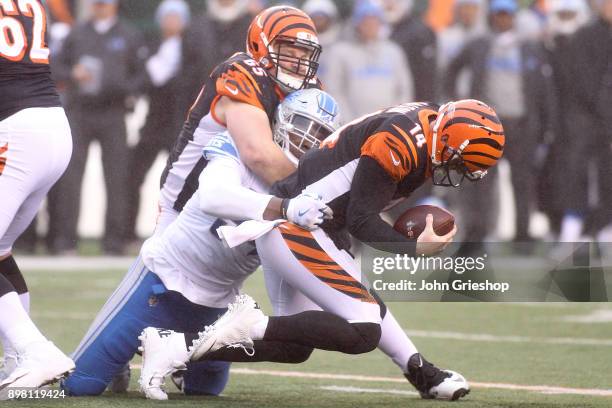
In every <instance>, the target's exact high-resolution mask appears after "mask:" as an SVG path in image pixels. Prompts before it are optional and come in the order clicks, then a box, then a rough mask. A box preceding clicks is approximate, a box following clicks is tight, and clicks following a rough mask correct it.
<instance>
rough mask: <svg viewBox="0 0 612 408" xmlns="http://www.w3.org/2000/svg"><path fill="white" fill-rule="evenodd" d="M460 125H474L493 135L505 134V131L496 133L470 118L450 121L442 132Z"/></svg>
mask: <svg viewBox="0 0 612 408" xmlns="http://www.w3.org/2000/svg"><path fill="white" fill-rule="evenodd" d="M460 123H465V124H467V125H473V126H477V127H482V128H483V129H484V130H486V131H487V132H490V133H491V134H493V135H503V134H504V132H503V131H495V130H493V129H491V128H490V127H488V126H485V125H484V124H482V123H480V122H477V121H475V120H473V119H469V118H461V117H459V118H452V119H451V120H449V121H448V122H446V124H445V125H444V128H442V131H445V130H447V129H448V128H449V127H451V126H453V125H456V124H460Z"/></svg>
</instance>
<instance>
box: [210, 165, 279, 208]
mask: <svg viewBox="0 0 612 408" xmlns="http://www.w3.org/2000/svg"><path fill="white" fill-rule="evenodd" d="M242 181H243V180H242V174H241V168H240V164H239V163H238V162H237V161H236V160H234V159H232V158H229V157H227V158H226V157H219V158H215V159H214V160H211V161H210V162H209V163H208V165H207V166H206V167H205V168H204V170H203V171H202V173H201V174H200V178H199V182H200V188H199V192H198V194H199V199H200V209H201V210H202V211H204V212H206V213H208V214H210V215H212V216H215V217H219V218H225V219H231V220H263V213H264V211H265V209H266V207H267V206H268V203H269V202H270V200H271V199H272V196H271V195H268V194H261V193H257V192H255V191H253V190H250V189H248V188H246V187H244V186H243V183H242Z"/></svg>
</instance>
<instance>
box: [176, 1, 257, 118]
mask: <svg viewBox="0 0 612 408" xmlns="http://www.w3.org/2000/svg"><path fill="white" fill-rule="evenodd" d="M249 5H250V1H249V0H207V1H206V8H207V12H206V13H205V14H202V15H200V16H199V17H197V18H195V19H194V21H193V23H192V24H191V25H190V27H189V29H188V30H187V31H186V32H185V35H184V37H183V67H182V69H181V73H180V77H181V101H180V103H179V108H180V109H182V110H184V111H186V110H187V109H188V108H189V106H191V104H192V103H193V101H194V100H195V98H196V96H197V95H198V93H199V92H200V88H201V87H202V85H203V84H204V81H205V80H206V78H207V77H208V75H209V74H210V73H211V72H212V70H213V68H214V67H216V66H217V64H219V63H221V62H222V61H224V60H225V59H226V58H229V57H230V56H231V55H232V54H233V53H235V52H237V51H239V50H242V49H244V33H246V32H247V30H248V28H249V25H250V24H251V20H252V18H253V16H252V15H251V14H250V13H249Z"/></svg>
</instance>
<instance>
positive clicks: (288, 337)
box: [143, 100, 505, 400]
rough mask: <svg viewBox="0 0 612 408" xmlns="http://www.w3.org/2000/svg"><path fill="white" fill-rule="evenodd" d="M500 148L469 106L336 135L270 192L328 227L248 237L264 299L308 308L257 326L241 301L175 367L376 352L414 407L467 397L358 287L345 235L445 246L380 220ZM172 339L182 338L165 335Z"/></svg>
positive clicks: (353, 127) (454, 180)
mask: <svg viewBox="0 0 612 408" xmlns="http://www.w3.org/2000/svg"><path fill="white" fill-rule="evenodd" d="M504 143H505V137H504V132H503V127H502V125H501V123H500V121H499V119H498V117H497V115H496V113H495V111H493V109H491V108H490V107H488V106H487V105H485V104H484V103H482V102H479V101H476V100H462V101H457V102H449V103H447V104H445V105H443V106H442V107H440V106H438V105H435V104H431V103H408V104H403V105H399V106H396V107H393V108H389V109H386V110H383V111H379V112H375V113H373V114H371V115H366V116H364V117H361V118H359V119H357V120H355V121H353V122H351V123H349V124H347V125H345V126H344V127H342V128H340V129H339V130H337V131H336V132H334V133H333V134H332V135H331V136H329V137H328V138H327V139H326V140H325V141H324V142H323V143H322V145H321V148H320V149H316V150H310V151H308V152H307V153H305V154H304V155H303V156H302V157H301V159H300V162H299V166H298V170H297V172H295V173H293V174H292V175H291V176H289V177H288V178H286V179H284V180H282V181H281V182H279V183H277V184H276V185H275V186H273V188H272V193H273V194H275V195H276V196H278V197H285V198H291V197H295V196H296V195H297V194H301V193H306V194H310V195H319V196H321V197H322V200H323V201H324V202H325V203H326V204H327V205H328V206H329V207H330V208H331V209H332V210H333V213H334V218H333V219H332V220H329V221H327V222H325V223H323V224H322V228H320V229H317V230H314V231H308V230H305V229H303V228H299V227H297V226H296V225H294V224H292V223H289V222H286V223H283V224H280V225H279V226H278V227H276V228H274V229H272V230H271V231H270V232H268V233H267V234H265V235H263V236H261V237H259V238H257V251H258V253H259V256H260V259H261V263H262V266H263V269H264V272H265V274H266V281H267V282H268V280H269V276H270V275H276V276H277V278H276V282H277V284H272V285H268V288H270V287H272V288H273V290H282V289H276V288H279V287H280V288H283V287H284V288H286V289H285V290H286V294H285V295H283V296H281V297H282V299H284V300H285V302H286V303H290V302H292V298H293V297H295V296H296V292H299V293H298V294H297V296H298V297H302V298H307V299H308V300H310V303H311V304H312V307H309V308H306V309H301V310H303V311H301V312H299V310H300V309H299V308H293V309H291V307H289V306H287V308H288V309H290V310H297V312H295V313H296V314H291V315H286V316H264V315H263V314H262V312H261V311H260V310H259V309H258V308H257V307H256V304H255V302H254V301H253V300H252V299H250V298H249V297H248V296H245V295H243V296H241V297H239V298H238V299H237V301H236V303H234V304H233V305H231V306H230V312H228V313H227V314H226V315H224V316H222V317H221V318H220V319H219V320H218V321H217V322H216V323H215V325H213V326H211V327H207V328H206V329H205V330H204V331H203V332H201V333H198V334H195V333H186V334H184V340H183V344H181V347H180V350H181V351H182V353H183V356H185V347H187V349H188V350H189V353H188V355H187V358H189V359H191V360H197V359H202V358H204V359H208V358H211V359H217V360H227V361H242V362H245V361H251V362H252V361H277V362H279V361H283V362H296V361H295V358H296V357H295V356H297V355H299V356H302V357H301V358H303V356H305V358H307V357H308V355H309V352H308V351H307V350H306V351H305V350H304V348H307V349H308V348H310V350H311V349H312V348H320V349H324V350H331V351H340V352H344V353H350V354H357V353H364V352H368V351H370V350H372V349H374V348H375V347H377V346H378V347H379V348H381V349H383V350H384V351H385V353H386V354H387V355H389V356H390V357H391V358H392V359H393V361H394V362H395V363H396V364H397V365H398V366H399V367H400V368H401V369H402V371H403V373H404V375H405V376H406V378H407V379H408V380H409V381H410V383H411V384H412V385H413V386H414V387H415V388H416V389H417V390H418V391H419V393H420V394H421V396H422V397H423V398H438V399H451V400H454V399H458V398H460V397H462V396H464V395H466V394H467V393H468V392H469V385H468V383H467V381H465V379H464V378H463V377H462V376H461V375H460V374H458V373H455V372H452V371H449V370H440V369H439V368H437V367H435V366H434V365H433V364H431V363H429V362H428V361H427V360H425V359H424V358H423V357H422V356H421V354H420V353H419V352H418V351H417V349H416V347H414V345H413V344H412V342H411V341H410V339H408V338H407V336H406V334H405V332H404V331H403V330H402V329H401V327H400V326H399V324H397V322H396V321H395V319H394V318H393V317H392V315H391V313H390V312H389V311H388V310H387V309H386V307H385V305H384V303H382V302H381V301H380V299H379V298H378V297H377V296H376V294H375V293H373V292H372V291H370V290H369V289H368V288H367V286H366V285H364V282H363V281H364V279H365V277H364V276H363V275H362V273H361V270H360V269H359V267H358V266H357V264H356V262H355V260H354V259H353V258H352V257H351V255H350V254H349V253H348V252H347V251H346V247H345V246H344V243H345V242H346V239H343V235H344V234H346V233H347V232H349V233H351V234H352V235H353V236H354V237H355V238H357V239H359V240H361V241H363V242H366V243H368V244H370V245H373V246H375V247H381V248H382V249H385V246H384V244H385V243H400V244H403V245H404V247H405V251H406V252H407V253H409V254H412V255H416V254H419V255H421V254H424V255H431V254H435V253H437V252H439V251H440V250H442V249H443V248H444V247H445V246H446V245H447V244H448V243H449V242H450V241H451V240H452V238H453V236H454V235H455V232H456V227H455V228H454V229H453V231H451V232H449V233H448V234H447V235H444V236H438V235H436V233H435V232H434V230H433V225H432V224H433V218H432V217H431V215H429V216H428V217H427V227H426V229H425V231H424V232H423V233H422V234H421V235H420V236H419V237H418V239H417V240H416V241H415V240H414V239H410V238H408V237H406V236H404V235H402V234H399V233H398V232H396V231H395V230H394V229H393V228H392V227H391V225H389V224H387V223H386V222H384V221H383V220H382V219H381V218H380V213H381V212H382V211H384V210H385V208H387V207H388V206H390V205H392V204H393V203H394V202H396V201H397V200H401V199H404V198H406V197H408V196H409V195H410V194H411V193H412V192H413V191H414V190H415V189H417V188H418V187H419V186H421V185H422V184H423V183H424V182H425V181H427V180H429V179H433V180H432V181H433V183H434V184H436V185H445V186H455V187H458V186H459V185H460V184H461V183H462V182H463V180H464V179H466V178H467V179H468V180H472V181H477V180H479V179H481V178H482V177H484V176H485V175H486V172H487V169H488V168H490V167H491V166H494V165H495V164H496V163H497V161H498V160H499V159H500V158H501V156H502V153H503V148H504ZM228 199H229V198H228ZM213 215H214V214H213ZM175 334H176V335H178V337H179V338H180V336H183V334H180V333H168V336H174V335H175ZM279 342H282V343H286V344H292V345H293V347H292V348H291V350H293V351H292V352H289V351H288V350H289V349H283V351H284V352H285V354H282V355H279V354H280V353H279V352H278V351H275V349H276V350H279V349H280V347H279V346H278V345H277V346H276V347H270V346H269V344H278V343H279ZM143 344H144V343H143ZM168 344H170V343H168ZM177 344H180V342H178V343H177ZM226 346H227V347H226ZM258 346H260V347H261V348H259V349H258ZM249 349H250V352H246V351H247V350H249ZM145 352H147V349H146V348H145ZM158 352H159V353H162V354H163V353H165V358H166V359H167V361H174V360H173V358H168V356H173V357H175V356H176V355H178V354H175V353H174V352H173V351H172V350H171V347H170V348H169V349H168V350H164V351H158ZM147 356H148V359H151V356H150V354H147ZM154 358H155V361H158V362H159V361H164V360H163V358H159V357H154ZM282 358H286V360H282ZM302 361H303V360H302ZM164 368H165V367H164ZM159 371H160V372H164V370H159ZM171 371H172V370H171V369H170V370H169V371H168V372H171Z"/></svg>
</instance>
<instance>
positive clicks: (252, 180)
mask: <svg viewBox="0 0 612 408" xmlns="http://www.w3.org/2000/svg"><path fill="white" fill-rule="evenodd" d="M298 92H304V93H306V94H307V95H311V96H312V95H313V94H312V93H313V92H315V94H314V96H313V97H311V98H309V99H308V100H307V102H308V103H309V105H308V107H310V108H311V110H312V111H315V112H316V110H314V109H312V104H318V103H319V99H318V98H317V97H318V96H320V108H321V109H320V113H319V114H318V115H319V116H318V117H315V118H314V119H317V120H318V121H319V122H320V124H317V125H316V126H315V125H314V124H312V125H311V128H312V129H313V131H314V130H316V131H317V132H316V133H315V135H316V136H318V137H319V138H320V139H323V138H324V137H326V136H327V135H329V134H331V132H332V131H333V129H334V127H335V126H334V123H333V122H332V120H333V119H334V118H335V117H336V114H337V110H335V109H336V108H335V107H336V105H335V102H334V101H333V99H331V97H329V96H328V95H326V94H324V93H323V92H322V91H318V90H315V89H310V90H304V91H298ZM288 99H290V100H291V96H289V97H288ZM302 99H303V98H302ZM302 99H300V100H302ZM316 106H317V108H318V107H319V105H316ZM326 107H330V108H328V109H331V110H332V111H331V113H330V112H327V111H325V108H326ZM322 118H324V119H322ZM314 119H312V118H311V119H309V120H310V121H311V122H314ZM325 120H327V121H328V122H329V123H328V122H326V121H325ZM319 141H320V140H319V139H317V140H316V142H317V143H318V142H319ZM313 144H314V141H313ZM309 147H310V145H309V146H302V148H303V149H306V148H309ZM203 157H204V159H205V160H206V161H207V162H208V164H207V166H206V168H205V169H204V170H203V172H202V174H201V175H200V179H202V178H203V177H205V175H206V174H208V175H209V176H208V177H207V178H206V180H208V181H207V183H200V187H199V188H198V190H196V192H195V193H194V194H193V196H192V197H191V198H190V199H189V200H188V201H187V203H186V204H185V206H184V208H183V210H182V211H181V212H180V214H179V215H178V217H177V218H176V219H175V220H174V221H173V222H171V223H170V224H168V225H167V226H165V228H164V230H163V231H162V232H158V233H156V234H154V236H153V237H151V238H150V239H149V240H147V241H146V242H145V244H144V245H143V248H142V250H141V257H142V262H143V265H142V266H141V267H140V270H139V273H138V275H137V279H135V280H134V282H133V284H132V285H131V290H130V291H123V292H121V293H120V292H116V293H115V294H113V296H112V297H111V299H112V298H113V297H120V298H122V303H123V305H122V306H121V307H115V309H114V310H113V311H112V312H111V313H108V314H107V315H106V316H105V322H104V325H103V326H101V327H103V328H102V329H98V330H96V331H94V332H93V335H94V336H95V339H94V340H93V342H92V343H91V345H88V346H86V347H85V348H84V351H83V353H82V354H81V355H80V356H78V357H77V367H76V370H75V372H74V373H73V374H72V375H71V376H70V377H68V378H67V379H66V380H65V381H64V382H63V384H62V386H63V387H64V389H66V390H67V391H68V392H69V394H71V395H84V394H85V395H96V394H99V393H101V392H102V391H103V390H104V389H105V388H106V386H107V385H108V383H109V382H110V380H111V379H112V378H113V376H114V375H115V374H116V373H117V371H118V370H120V369H121V368H122V367H123V366H124V365H125V364H126V363H127V362H128V361H129V360H130V359H131V358H132V356H133V355H134V353H135V352H136V351H137V347H138V344H139V342H138V336H139V334H140V333H141V332H142V330H143V329H144V328H145V327H147V326H157V327H165V328H168V329H173V330H183V331H194V330H197V329H199V328H201V327H202V326H203V325H205V324H211V323H212V322H214V321H215V320H216V319H217V318H218V317H219V316H220V315H222V314H223V313H224V312H225V311H226V310H227V305H228V303H231V301H232V300H233V299H234V298H235V296H236V295H237V294H238V293H239V290H240V287H241V286H242V282H243V281H244V279H245V278H246V277H247V276H248V275H250V274H251V273H253V272H254V271H255V269H256V268H257V267H258V266H259V258H258V257H257V252H256V251H255V246H254V245H253V244H252V243H246V244H245V245H242V246H239V247H237V248H234V249H229V248H225V247H224V246H223V243H222V241H221V240H220V239H219V237H218V236H217V235H216V232H215V231H216V229H217V227H218V226H220V225H224V224H233V223H234V221H232V220H231V217H217V216H211V215H209V214H207V213H206V212H205V211H203V209H208V208H209V206H210V205H213V204H212V203H213V202H214V197H211V195H210V192H211V191H216V190H218V189H219V186H220V185H226V187H227V188H230V189H231V186H233V185H235V184H239V185H243V186H245V189H243V190H239V191H237V192H236V191H235V189H234V190H230V191H231V195H232V196H234V197H235V196H236V195H238V196H239V199H238V200H235V201H233V202H229V203H225V208H224V210H225V211H228V212H229V214H231V213H232V211H234V212H235V211H246V213H245V218H249V217H250V218H253V219H270V220H275V219H288V220H291V221H292V222H294V223H296V224H297V225H301V226H303V227H305V228H309V229H312V228H316V227H317V226H318V225H320V224H321V223H322V222H323V221H324V219H326V218H329V217H331V213H330V212H329V209H328V208H327V206H326V205H325V204H323V203H322V202H321V201H320V200H319V199H318V198H317V197H311V196H308V195H301V196H299V197H296V198H294V199H288V200H281V199H279V198H277V197H273V196H271V195H268V194H262V193H267V191H268V190H269V185H267V184H266V183H265V181H263V180H262V179H261V178H260V177H258V176H257V175H256V174H255V173H254V172H252V171H250V170H248V169H247V168H246V166H245V164H244V163H243V162H242V161H241V160H240V155H239V152H238V148H237V147H236V145H235V144H234V142H233V140H232V139H231V137H229V134H228V133H227V132H223V133H220V134H218V135H217V136H215V137H213V139H212V140H211V142H210V144H209V145H208V146H207V147H206V148H205V149H204V155H203ZM211 173H212V174H213V176H212V177H211V176H210V174H211ZM234 177H237V181H236V180H234ZM241 193H242V194H241ZM228 194H229V192H228ZM162 335H163V333H162ZM200 366H204V367H205V369H201V367H200ZM228 368H229V363H227V362H215V361H207V362H203V363H199V364H197V365H196V367H191V369H190V373H198V375H193V377H194V378H191V379H189V377H187V378H186V379H185V381H184V389H183V390H184V391H185V392H186V393H190V392H189V388H187V387H189V386H192V387H193V388H194V389H196V390H197V391H198V393H201V392H202V390H205V391H206V393H207V394H210V395H218V394H219V393H220V392H221V391H222V390H223V388H224V387H225V384H226V383H227V380H228ZM157 388H158V387H155V389H157ZM155 389H154V390H155ZM157 399H160V397H157Z"/></svg>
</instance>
